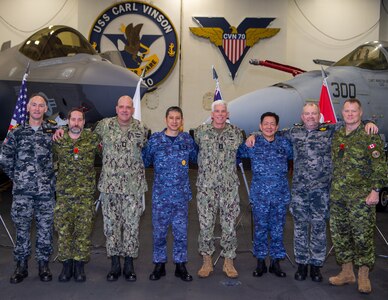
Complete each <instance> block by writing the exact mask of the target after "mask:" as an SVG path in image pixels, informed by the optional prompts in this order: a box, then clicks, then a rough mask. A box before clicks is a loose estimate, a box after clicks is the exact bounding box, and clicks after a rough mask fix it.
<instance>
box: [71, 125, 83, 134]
mask: <svg viewBox="0 0 388 300" xmlns="http://www.w3.org/2000/svg"><path fill="white" fill-rule="evenodd" d="M69 131H70V132H71V133H74V134H80V133H81V131H82V128H80V127H77V126H74V127H71V128H70V129H69Z"/></svg>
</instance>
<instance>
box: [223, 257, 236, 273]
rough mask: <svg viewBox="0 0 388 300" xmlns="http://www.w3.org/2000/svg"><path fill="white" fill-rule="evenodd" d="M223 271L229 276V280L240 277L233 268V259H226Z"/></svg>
mask: <svg viewBox="0 0 388 300" xmlns="http://www.w3.org/2000/svg"><path fill="white" fill-rule="evenodd" d="M222 271H224V273H225V274H226V276H228V277H229V278H237V277H238V273H237V271H236V269H235V268H234V266H233V259H231V258H226V257H225V261H224V266H223V267H222Z"/></svg>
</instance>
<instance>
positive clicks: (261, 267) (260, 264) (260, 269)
mask: <svg viewBox="0 0 388 300" xmlns="http://www.w3.org/2000/svg"><path fill="white" fill-rule="evenodd" d="M264 273H267V265H266V264H265V260H264V259H260V258H259V259H257V267H256V270H254V271H253V274H252V275H253V277H261V276H263V274H264Z"/></svg>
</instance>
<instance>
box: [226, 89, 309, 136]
mask: <svg viewBox="0 0 388 300" xmlns="http://www.w3.org/2000/svg"><path fill="white" fill-rule="evenodd" d="M302 106H303V101H302V99H301V97H300V95H299V94H298V93H297V92H296V90H295V89H293V88H280V87H276V86H271V87H267V88H264V89H261V90H258V91H254V92H252V93H249V94H246V95H243V96H241V97H238V98H236V99H235V100H233V101H231V102H230V103H229V104H228V110H229V112H230V122H231V123H232V124H234V125H236V126H238V127H239V128H241V129H243V130H244V131H245V133H246V134H249V133H251V132H253V131H257V130H258V128H259V123H260V116H261V115H262V114H263V113H265V112H268V111H270V112H274V113H276V114H278V115H279V117H280V122H279V128H280V129H281V128H285V127H290V126H292V125H293V124H294V123H296V122H299V121H300V112H301V109H302Z"/></svg>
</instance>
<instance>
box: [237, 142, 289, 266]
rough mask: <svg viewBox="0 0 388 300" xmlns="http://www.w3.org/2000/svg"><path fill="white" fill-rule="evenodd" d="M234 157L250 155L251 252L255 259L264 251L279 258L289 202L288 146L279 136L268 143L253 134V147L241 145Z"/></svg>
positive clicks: (260, 256) (259, 257)
mask: <svg viewBox="0 0 388 300" xmlns="http://www.w3.org/2000/svg"><path fill="white" fill-rule="evenodd" d="M238 156H239V157H246V158H250V160H251V165H252V173H253V178H252V183H251V187H250V202H251V205H252V212H253V220H254V228H255V231H254V239H253V252H254V253H253V254H254V255H255V257H257V258H258V259H265V258H266V257H267V255H268V254H269V255H270V257H271V259H283V258H284V257H285V256H286V251H285V249H284V245H283V231H284V224H285V221H286V212H287V204H288V203H289V202H290V189H289V186H288V177H287V174H288V161H289V160H292V158H293V153H292V145H291V143H290V141H289V140H287V139H285V138H283V137H280V136H275V140H273V141H272V142H268V141H267V140H266V139H265V138H264V137H262V136H257V137H256V140H255V146H254V147H252V148H248V147H247V146H246V145H245V144H243V145H241V146H240V148H239V151H238ZM268 234H269V236H270V242H269V243H270V246H269V247H268Z"/></svg>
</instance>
